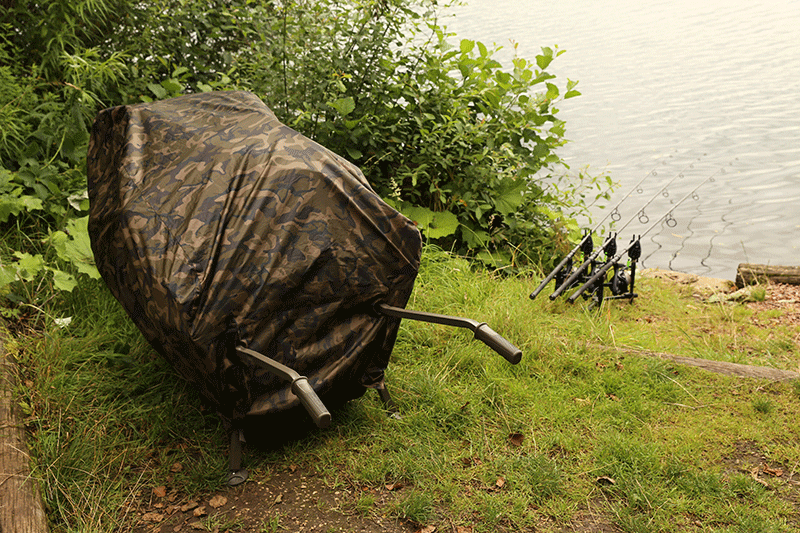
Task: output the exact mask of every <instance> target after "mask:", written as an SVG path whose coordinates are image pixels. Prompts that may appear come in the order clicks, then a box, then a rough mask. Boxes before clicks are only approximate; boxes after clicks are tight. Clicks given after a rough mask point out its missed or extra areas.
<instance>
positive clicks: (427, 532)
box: [416, 526, 436, 533]
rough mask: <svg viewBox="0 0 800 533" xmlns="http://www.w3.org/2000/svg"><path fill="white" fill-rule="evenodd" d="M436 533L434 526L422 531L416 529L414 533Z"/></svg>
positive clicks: (424, 528) (426, 527)
mask: <svg viewBox="0 0 800 533" xmlns="http://www.w3.org/2000/svg"><path fill="white" fill-rule="evenodd" d="M434 531H436V526H425V527H423V528H422V529H418V530H417V532H416V533H433V532H434Z"/></svg>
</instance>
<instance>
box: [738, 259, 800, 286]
mask: <svg viewBox="0 0 800 533" xmlns="http://www.w3.org/2000/svg"><path fill="white" fill-rule="evenodd" d="M767 282H770V283H787V284H789V285H800V267H792V266H772V265H755V264H750V263H741V264H740V265H739V268H737V269H736V286H737V287H739V288H740V289H741V288H742V287H744V286H745V285H755V284H757V283H767Z"/></svg>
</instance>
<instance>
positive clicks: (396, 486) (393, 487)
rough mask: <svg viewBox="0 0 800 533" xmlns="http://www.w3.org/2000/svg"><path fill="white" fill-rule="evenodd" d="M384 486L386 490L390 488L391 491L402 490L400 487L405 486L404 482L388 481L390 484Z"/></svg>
mask: <svg viewBox="0 0 800 533" xmlns="http://www.w3.org/2000/svg"><path fill="white" fill-rule="evenodd" d="M384 487H385V488H386V490H388V491H389V492H393V491H395V490H400V489H402V488H403V484H402V483H388V484H386V485H384Z"/></svg>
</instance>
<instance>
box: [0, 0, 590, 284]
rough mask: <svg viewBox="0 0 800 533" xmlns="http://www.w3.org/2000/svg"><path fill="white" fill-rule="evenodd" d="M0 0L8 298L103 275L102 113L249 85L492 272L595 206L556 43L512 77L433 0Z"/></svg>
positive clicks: (3, 279)
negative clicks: (99, 229) (570, 124)
mask: <svg viewBox="0 0 800 533" xmlns="http://www.w3.org/2000/svg"><path fill="white" fill-rule="evenodd" d="M0 4H2V5H1V6H0V7H2V8H3V9H2V12H1V13H0V224H2V225H3V227H4V228H5V231H6V235H7V238H6V241H9V238H11V240H12V241H14V242H16V243H17V245H16V246H15V247H12V248H10V249H9V250H7V255H8V257H3V258H2V268H0V287H5V288H4V289H2V290H4V291H6V294H7V295H8V294H11V293H13V291H12V290H11V289H9V287H12V286H13V284H14V283H17V282H20V281H28V280H29V279H30V278H31V275H32V274H31V272H32V271H36V272H37V273H40V274H43V275H50V273H53V275H52V276H51V277H50V278H48V279H50V280H51V283H50V284H51V285H55V286H56V287H57V288H69V287H71V286H74V277H73V275H77V274H78V273H82V274H88V275H91V276H96V271H94V270H92V268H91V257H90V254H89V255H88V256H87V254H86V253H85V252H86V250H85V249H84V245H85V243H86V241H85V239H84V237H85V235H84V234H83V233H85V224H83V223H82V220H83V219H84V218H85V216H86V209H87V207H88V206H87V203H86V200H85V188H86V182H85V154H86V146H87V143H88V139H89V128H90V126H91V121H92V119H93V117H94V115H95V114H96V113H97V111H98V110H100V109H102V108H104V107H109V106H113V105H120V104H132V103H138V102H142V101H150V100H154V99H163V98H169V97H172V96H177V95H180V94H185V93H191V92H200V91H211V90H227V89H244V90H249V91H252V92H254V93H256V94H257V95H259V96H260V97H261V98H262V99H263V100H264V101H265V102H266V103H267V105H269V106H270V107H271V108H272V109H273V110H274V111H275V112H276V114H278V116H279V118H280V119H281V120H282V121H283V122H285V123H287V124H288V125H290V126H292V127H294V128H295V129H297V130H298V131H300V132H301V133H303V134H305V135H307V136H309V137H311V138H313V139H315V140H317V141H318V142H320V143H321V144H323V145H324V146H327V147H328V148H330V149H332V150H334V151H336V152H337V153H339V154H341V155H343V156H345V157H347V158H348V159H350V160H352V161H353V162H355V163H356V164H358V165H359V166H360V167H361V168H362V169H363V170H364V172H365V174H366V176H367V178H368V180H369V181H370V183H371V184H372V185H373V187H374V188H375V189H376V191H378V192H379V194H381V195H382V196H383V197H384V198H385V199H386V200H387V201H389V202H391V203H392V204H393V205H395V207H397V208H398V209H400V210H401V211H403V212H404V213H405V214H407V215H408V216H410V217H411V218H412V219H414V220H415V221H416V222H417V223H418V224H419V225H420V227H421V229H422V230H423V231H424V233H425V235H426V237H427V238H428V239H430V240H433V241H436V242H438V243H439V244H440V245H444V246H446V247H448V248H451V249H454V250H456V251H458V252H461V253H467V254H473V255H477V256H480V257H482V258H484V259H486V260H487V261H490V262H493V263H494V264H509V263H512V262H514V261H520V260H521V259H524V260H529V261H534V262H539V261H541V259H542V258H543V257H548V256H549V255H550V252H551V250H552V249H553V248H554V246H555V244H554V243H557V242H558V240H559V239H560V238H563V236H564V235H566V233H568V231H569V230H570V229H572V230H575V229H576V227H575V224H574V221H572V214H573V213H574V212H575V211H576V210H578V211H579V210H581V209H583V208H585V205H584V204H583V201H584V200H583V196H582V194H583V189H584V179H585V176H581V175H578V176H577V177H574V176H569V175H568V174H566V166H565V165H564V163H563V161H562V160H561V159H560V158H559V156H558V155H557V153H556V150H557V149H558V147H560V146H562V145H563V144H564V142H565V137H564V135H565V124H564V122H563V121H561V120H559V119H558V118H557V113H558V110H557V108H556V106H557V105H558V102H560V101H561V100H563V99H565V98H571V97H573V96H577V95H578V94H579V93H578V92H577V91H576V90H575V83H574V82H572V81H570V80H567V81H566V83H565V84H562V86H558V84H557V83H556V80H554V77H553V76H552V75H551V74H549V73H548V72H547V68H548V66H549V65H550V63H551V61H553V60H554V59H555V58H556V57H557V56H558V55H560V54H561V53H562V51H560V50H558V49H557V48H550V47H545V48H542V51H541V54H539V55H537V56H536V57H535V58H534V59H533V61H529V60H526V59H523V58H521V57H516V55H515V57H514V58H513V60H512V63H511V64H510V65H508V66H507V67H504V66H503V65H501V64H500V63H499V62H498V61H497V60H496V59H495V58H494V56H495V54H496V51H497V50H496V49H495V48H491V49H490V48H489V47H487V46H486V45H485V44H483V43H479V42H473V41H469V40H461V41H456V40H455V39H454V36H453V35H451V34H448V33H447V31H446V29H445V28H444V27H443V26H442V25H441V24H439V23H438V21H437V18H436V17H437V14H438V13H440V12H441V11H442V9H444V8H446V7H448V6H446V5H445V6H440V5H438V4H437V2H436V1H435V0H413V1H412V2H408V1H401V0H348V1H342V0H319V1H312V0H295V1H288V0H284V1H278V0H192V1H186V0H153V1H151V2H137V1H134V0H48V1H47V2H42V1H41V0H38V1H24V0H0ZM565 176H567V177H566V178H565ZM557 180H561V181H560V185H559V186H558V187H555V186H553V184H554V183H555V181H557ZM596 181H597V180H592V179H590V184H592V185H596ZM26 246H29V247H31V248H30V249H28V248H26ZM78 250H82V251H81V252H78ZM14 252H15V253H14ZM24 254H28V255H24ZM29 256H30V257H33V258H36V257H40V258H41V261H39V259H36V260H33V259H30V257H29ZM23 262H24V264H23ZM36 265H39V268H38V269H36V268H33V267H34V266H36ZM59 265H60V266H59ZM67 265H73V266H71V267H68V266H67ZM75 266H77V268H76V267H75ZM23 267H24V268H23ZM62 267H63V268H64V270H62ZM67 271H69V272H71V274H68V273H67ZM57 272H60V273H58V274H56V273H57ZM9 280H11V281H9ZM9 291H10V292H9Z"/></svg>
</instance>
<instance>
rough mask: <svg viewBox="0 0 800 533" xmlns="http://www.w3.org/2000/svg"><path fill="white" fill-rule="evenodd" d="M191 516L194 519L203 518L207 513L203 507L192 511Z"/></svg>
mask: <svg viewBox="0 0 800 533" xmlns="http://www.w3.org/2000/svg"><path fill="white" fill-rule="evenodd" d="M192 514H193V515H194V516H196V517H198V518H200V517H201V516H205V515H207V514H208V513H206V507H205V506H203V507H198V508H196V509H195V510H194V511H192Z"/></svg>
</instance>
